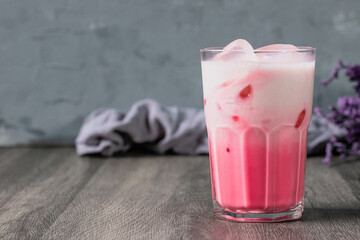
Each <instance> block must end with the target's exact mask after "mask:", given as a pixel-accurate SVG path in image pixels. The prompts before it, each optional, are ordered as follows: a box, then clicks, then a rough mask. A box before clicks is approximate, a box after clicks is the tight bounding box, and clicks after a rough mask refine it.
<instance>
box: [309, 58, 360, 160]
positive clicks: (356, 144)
mask: <svg viewBox="0 0 360 240" xmlns="http://www.w3.org/2000/svg"><path fill="white" fill-rule="evenodd" d="M341 70H345V71H346V72H345V73H346V76H347V77H348V78H349V80H350V81H351V82H354V83H355V85H354V89H355V91H356V94H357V96H355V97H351V96H343V97H340V98H338V101H337V107H335V106H329V113H324V112H323V111H322V110H321V109H320V108H318V107H317V108H315V109H314V111H315V113H316V114H317V115H319V116H322V117H324V118H326V119H327V120H328V121H330V122H332V123H334V124H335V125H337V126H338V127H340V128H342V129H345V130H346V132H347V134H346V136H345V137H344V138H341V139H338V138H335V137H333V138H331V139H330V141H329V142H328V143H327V145H326V150H325V153H326V154H325V158H324V159H323V162H324V163H327V164H330V161H331V156H332V154H333V153H336V154H338V155H339V156H340V158H345V157H347V156H349V155H360V65H345V64H344V63H343V62H342V61H339V63H338V65H337V66H336V67H335V69H334V71H333V72H332V74H331V75H330V77H329V78H328V79H326V80H325V81H323V82H322V85H323V86H327V85H328V84H329V83H330V82H332V81H333V80H334V79H337V78H338V77H339V72H340V71H341Z"/></svg>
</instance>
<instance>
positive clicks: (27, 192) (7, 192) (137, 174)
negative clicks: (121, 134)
mask: <svg viewBox="0 0 360 240" xmlns="http://www.w3.org/2000/svg"><path fill="white" fill-rule="evenodd" d="M0 239H360V161H353V162H350V163H343V164H337V165H335V166H333V167H332V168H328V167H326V166H325V165H323V164H322V163H321V161H320V159H319V158H311V159H308V161H307V176H306V189H305V212H304V215H303V218H302V219H301V220H298V221H292V222H283V223H230V222H223V221H219V220H215V219H214V217H213V210H212V204H211V188H210V176H209V163H208V157H207V156H196V157H193V156H192V157H189V156H121V157H116V158H111V159H100V158H88V157H86V158H80V157H78V156H76V154H75V151H74V149H73V148H12V149H0Z"/></svg>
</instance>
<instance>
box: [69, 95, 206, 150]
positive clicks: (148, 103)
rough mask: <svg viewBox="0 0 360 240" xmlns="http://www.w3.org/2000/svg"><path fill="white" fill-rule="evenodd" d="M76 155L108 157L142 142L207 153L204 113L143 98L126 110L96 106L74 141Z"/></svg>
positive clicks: (156, 147) (160, 147) (149, 146)
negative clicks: (97, 107) (125, 111)
mask: <svg viewBox="0 0 360 240" xmlns="http://www.w3.org/2000/svg"><path fill="white" fill-rule="evenodd" d="M75 144H76V150H77V153H78V154H79V155H87V154H101V155H104V156H111V155H113V154H114V153H117V152H125V151H127V150H129V149H130V148H131V147H132V146H134V145H141V146H143V147H145V148H147V149H150V150H152V151H154V152H157V153H165V152H168V151H173V152H174V153H178V154H202V153H208V142H207V134H206V126H205V118H204V112H203V111H202V110H196V109H194V108H179V107H168V106H162V105H160V104H159V103H158V102H156V101H154V100H151V99H145V100H141V101H139V102H136V103H135V104H134V105H133V106H132V107H131V108H130V110H129V112H128V113H126V114H125V113H123V112H120V111H118V110H116V109H99V110H96V111H94V112H92V113H91V114H90V115H89V116H88V117H87V118H86V119H85V121H84V123H83V126H82V127H81V129H80V132H79V135H78V136H77V138H76V141H75Z"/></svg>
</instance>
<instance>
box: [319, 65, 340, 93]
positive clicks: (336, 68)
mask: <svg viewBox="0 0 360 240" xmlns="http://www.w3.org/2000/svg"><path fill="white" fill-rule="evenodd" d="M343 68H344V63H343V62H342V61H341V60H340V61H339V62H338V64H337V65H336V67H335V69H334V70H333V72H332V73H331V75H330V77H329V78H328V79H326V80H325V81H322V82H321V84H322V85H323V86H324V87H326V86H327V85H328V84H329V83H330V82H332V80H334V79H336V78H338V77H339V72H340V70H341V69H343Z"/></svg>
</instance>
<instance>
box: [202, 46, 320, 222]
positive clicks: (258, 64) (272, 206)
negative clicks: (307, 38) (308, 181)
mask: <svg viewBox="0 0 360 240" xmlns="http://www.w3.org/2000/svg"><path fill="white" fill-rule="evenodd" d="M200 53H201V68H202V79H203V91H204V110H205V118H206V125H207V131H208V137H209V155H210V172H211V185H212V198H213V205H214V211H215V216H216V217H217V218H220V219H226V220H231V221H241V222H242V221H245V222H278V221H285V220H291V219H298V218H300V217H301V215H302V212H303V192H304V174H305V160H306V138H307V128H308V125H309V122H310V119H311V113H312V101H313V87H314V71H315V49H314V48H311V47H298V48H297V50H281V49H280V50H268V51H256V50H255V51H254V53H255V55H256V56H257V58H256V60H254V59H251V60H247V59H246V57H245V58H244V52H242V51H239V50H231V51H223V50H222V48H206V49H202V50H201V51H200Z"/></svg>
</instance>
